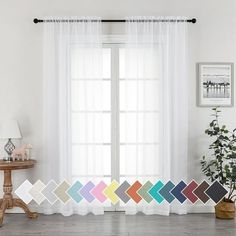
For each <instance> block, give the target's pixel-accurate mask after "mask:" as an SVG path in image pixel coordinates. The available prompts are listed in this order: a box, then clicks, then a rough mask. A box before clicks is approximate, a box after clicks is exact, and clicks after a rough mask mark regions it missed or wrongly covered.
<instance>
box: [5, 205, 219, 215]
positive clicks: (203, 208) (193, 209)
mask: <svg viewBox="0 0 236 236" xmlns="http://www.w3.org/2000/svg"><path fill="white" fill-rule="evenodd" d="M29 207H30V209H31V210H32V211H37V205H36V204H29ZM187 210H188V211H187V212H188V213H214V212H215V210H214V206H213V205H200V204H199V205H188V206H187ZM6 213H24V212H23V210H22V209H20V208H17V207H16V208H13V209H8V210H7V211H6Z"/></svg>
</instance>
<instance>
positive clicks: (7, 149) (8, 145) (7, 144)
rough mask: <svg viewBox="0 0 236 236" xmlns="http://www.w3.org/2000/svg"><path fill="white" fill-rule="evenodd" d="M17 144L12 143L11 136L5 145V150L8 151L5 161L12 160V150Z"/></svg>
mask: <svg viewBox="0 0 236 236" xmlns="http://www.w3.org/2000/svg"><path fill="white" fill-rule="evenodd" d="M15 148H16V147H15V145H14V144H13V143H12V141H11V139H10V138H9V139H8V141H7V143H6V145H5V146H4V150H5V151H6V153H7V154H8V157H5V158H4V160H5V161H11V160H12V158H11V154H12V151H13V150H14V149H15Z"/></svg>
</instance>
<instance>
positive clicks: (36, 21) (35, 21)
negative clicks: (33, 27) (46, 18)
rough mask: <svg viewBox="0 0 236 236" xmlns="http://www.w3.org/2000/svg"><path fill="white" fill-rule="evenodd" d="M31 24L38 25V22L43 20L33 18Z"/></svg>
mask: <svg viewBox="0 0 236 236" xmlns="http://www.w3.org/2000/svg"><path fill="white" fill-rule="evenodd" d="M33 22H34V23H35V24H38V23H40V22H43V20H39V19H37V18H34V20H33Z"/></svg>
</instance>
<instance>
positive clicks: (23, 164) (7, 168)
mask: <svg viewBox="0 0 236 236" xmlns="http://www.w3.org/2000/svg"><path fill="white" fill-rule="evenodd" d="M35 163H36V161H35V160H27V161H12V162H7V161H3V160H0V170H3V171H4V183H3V192H4V195H3V198H2V199H0V226H2V222H3V217H4V213H5V210H6V209H11V208H13V207H20V208H22V209H23V210H24V212H25V213H26V215H27V216H28V217H29V218H32V219H35V218H37V217H38V215H37V213H36V212H31V211H30V210H29V208H28V206H27V205H26V204H25V203H24V202H23V201H22V200H21V199H19V198H13V196H12V179H11V171H12V170H21V169H29V168H33V167H34V165H35Z"/></svg>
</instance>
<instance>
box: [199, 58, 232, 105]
mask: <svg viewBox="0 0 236 236" xmlns="http://www.w3.org/2000/svg"><path fill="white" fill-rule="evenodd" d="M233 84H234V63H232V62H199V63H197V105H198V106H200V107H214V106H223V107H231V106H233V101H234V100H233V98H234V91H233V88H234V85H233Z"/></svg>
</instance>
